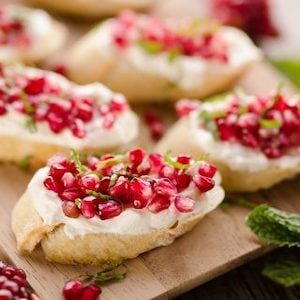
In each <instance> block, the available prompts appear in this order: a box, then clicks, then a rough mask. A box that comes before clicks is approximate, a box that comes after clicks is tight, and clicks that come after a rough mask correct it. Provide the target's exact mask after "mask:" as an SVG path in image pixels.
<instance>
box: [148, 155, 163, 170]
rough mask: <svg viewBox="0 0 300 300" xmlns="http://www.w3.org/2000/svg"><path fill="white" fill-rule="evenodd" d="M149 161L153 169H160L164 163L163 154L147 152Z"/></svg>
mask: <svg viewBox="0 0 300 300" xmlns="http://www.w3.org/2000/svg"><path fill="white" fill-rule="evenodd" d="M149 161H150V164H151V167H152V169H155V170H157V171H158V170H160V169H161V168H162V167H163V165H164V164H165V162H164V158H163V156H162V155H161V154H158V153H151V154H149Z"/></svg>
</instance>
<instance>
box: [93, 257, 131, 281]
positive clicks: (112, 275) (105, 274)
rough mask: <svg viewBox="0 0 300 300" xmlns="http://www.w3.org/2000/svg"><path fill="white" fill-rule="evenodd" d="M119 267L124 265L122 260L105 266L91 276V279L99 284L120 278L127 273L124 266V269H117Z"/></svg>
mask: <svg viewBox="0 0 300 300" xmlns="http://www.w3.org/2000/svg"><path fill="white" fill-rule="evenodd" d="M121 267H125V266H124V263H123V262H119V263H116V264H113V265H111V266H109V267H107V268H105V269H104V270H102V271H100V272H98V273H96V275H95V276H91V281H94V282H95V283H97V284H100V283H106V282H110V281H119V280H122V279H124V278H125V277H126V275H127V269H126V267H125V270H123V271H118V269H120V268H121Z"/></svg>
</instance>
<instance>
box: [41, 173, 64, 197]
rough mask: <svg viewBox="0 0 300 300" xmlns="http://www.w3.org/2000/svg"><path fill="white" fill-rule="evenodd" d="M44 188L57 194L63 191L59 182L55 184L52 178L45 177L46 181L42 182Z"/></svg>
mask: <svg viewBox="0 0 300 300" xmlns="http://www.w3.org/2000/svg"><path fill="white" fill-rule="evenodd" d="M44 186H45V187H46V188H47V189H48V190H50V191H53V192H55V193H58V194H59V193H61V192H62V191H63V185H62V184H61V183H60V182H57V181H56V180H54V178H53V177H51V176H48V177H46V179H45V180H44Z"/></svg>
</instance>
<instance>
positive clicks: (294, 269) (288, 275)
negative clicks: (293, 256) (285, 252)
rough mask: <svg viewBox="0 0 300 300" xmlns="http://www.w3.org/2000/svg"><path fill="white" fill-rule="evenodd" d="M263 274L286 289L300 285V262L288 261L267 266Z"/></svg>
mask: <svg viewBox="0 0 300 300" xmlns="http://www.w3.org/2000/svg"><path fill="white" fill-rule="evenodd" d="M262 274H263V275H264V276H266V277H267V278H269V279H271V280H272V281H274V282H277V283H279V284H281V285H283V286H285V287H291V286H294V285H299V284H300V262H293V261H286V262H281V263H274V264H270V265H267V266H266V267H265V268H264V269H263V271H262Z"/></svg>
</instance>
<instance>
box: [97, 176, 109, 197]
mask: <svg viewBox="0 0 300 300" xmlns="http://www.w3.org/2000/svg"><path fill="white" fill-rule="evenodd" d="M110 183H111V180H110V177H103V178H102V179H101V180H100V181H99V186H98V192H100V193H102V194H108V190H109V186H110Z"/></svg>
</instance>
